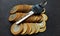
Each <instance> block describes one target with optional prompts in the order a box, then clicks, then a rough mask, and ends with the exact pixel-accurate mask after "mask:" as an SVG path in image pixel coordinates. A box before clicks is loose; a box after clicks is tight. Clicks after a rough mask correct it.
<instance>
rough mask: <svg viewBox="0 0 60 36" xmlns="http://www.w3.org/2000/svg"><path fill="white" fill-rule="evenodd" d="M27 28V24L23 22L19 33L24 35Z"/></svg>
mask: <svg viewBox="0 0 60 36" xmlns="http://www.w3.org/2000/svg"><path fill="white" fill-rule="evenodd" d="M27 30H28V25H27V24H25V23H24V24H23V31H22V32H21V35H24V34H25V33H26V31H27Z"/></svg>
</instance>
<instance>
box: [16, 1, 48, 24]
mask: <svg viewBox="0 0 60 36" xmlns="http://www.w3.org/2000/svg"><path fill="white" fill-rule="evenodd" d="M46 4H47V1H44V2H41V3H40V4H37V5H34V6H33V7H32V9H31V11H30V12H28V13H27V14H26V15H25V16H24V17H23V18H22V19H20V20H19V21H17V22H16V24H19V23H21V22H22V21H24V20H25V19H27V18H28V17H30V16H31V15H33V14H36V15H39V14H40V13H41V12H42V11H43V8H44V7H45V5H46Z"/></svg>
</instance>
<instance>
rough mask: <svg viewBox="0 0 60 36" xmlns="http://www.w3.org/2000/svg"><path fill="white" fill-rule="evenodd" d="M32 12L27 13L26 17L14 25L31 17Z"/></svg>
mask: <svg viewBox="0 0 60 36" xmlns="http://www.w3.org/2000/svg"><path fill="white" fill-rule="evenodd" d="M33 14H34V12H33V11H30V12H29V13H27V15H25V16H24V17H23V18H22V19H21V20H19V21H17V22H16V24H17V25H18V24H19V23H21V22H22V21H24V20H25V19H27V18H28V17H29V16H31V15H33Z"/></svg>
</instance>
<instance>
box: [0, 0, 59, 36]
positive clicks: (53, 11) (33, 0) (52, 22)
mask: <svg viewBox="0 0 60 36" xmlns="http://www.w3.org/2000/svg"><path fill="white" fill-rule="evenodd" d="M47 1H48V4H47V6H46V13H47V15H48V17H49V19H48V21H47V30H46V31H45V32H44V33H38V34H34V35H31V36H60V0H47ZM37 3H40V0H0V36H13V35H12V34H11V33H10V26H11V25H12V24H11V23H10V22H9V21H8V16H9V11H10V9H11V8H12V7H13V6H14V5H16V4H37Z"/></svg>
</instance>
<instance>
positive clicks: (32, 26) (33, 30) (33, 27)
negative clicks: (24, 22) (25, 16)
mask: <svg viewBox="0 0 60 36" xmlns="http://www.w3.org/2000/svg"><path fill="white" fill-rule="evenodd" d="M30 25H31V28H32V29H31V32H30V35H31V34H33V33H35V31H36V27H35V24H33V23H31V24H30Z"/></svg>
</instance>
